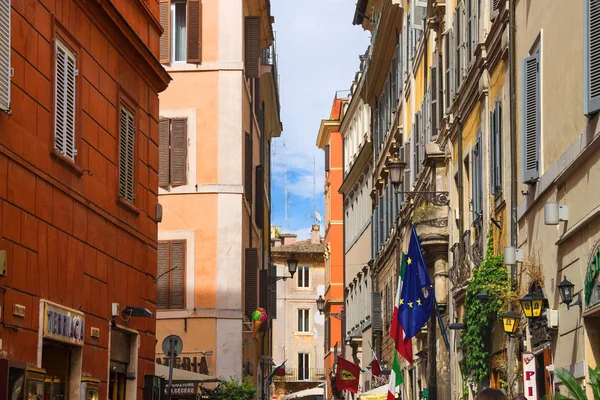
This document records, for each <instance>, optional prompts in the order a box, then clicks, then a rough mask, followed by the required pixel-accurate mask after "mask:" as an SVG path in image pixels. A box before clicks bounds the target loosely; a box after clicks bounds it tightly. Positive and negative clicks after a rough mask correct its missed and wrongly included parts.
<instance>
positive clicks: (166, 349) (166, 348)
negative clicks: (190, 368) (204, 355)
mask: <svg viewBox="0 0 600 400" xmlns="http://www.w3.org/2000/svg"><path fill="white" fill-rule="evenodd" d="M171 343H172V345H173V347H171ZM171 349H172V350H171ZM162 350H163V353H165V355H167V356H169V357H170V356H171V352H173V355H174V356H175V357H177V356H178V355H180V354H181V351H182V350H183V340H181V338H180V337H179V336H177V335H169V336H167V337H166V338H165V340H163V342H162Z"/></svg>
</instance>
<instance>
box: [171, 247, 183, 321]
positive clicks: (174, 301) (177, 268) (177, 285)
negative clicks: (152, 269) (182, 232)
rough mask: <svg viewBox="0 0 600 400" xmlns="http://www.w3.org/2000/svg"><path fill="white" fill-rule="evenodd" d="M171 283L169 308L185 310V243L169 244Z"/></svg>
mask: <svg viewBox="0 0 600 400" xmlns="http://www.w3.org/2000/svg"><path fill="white" fill-rule="evenodd" d="M170 244H171V268H172V269H173V270H172V271H171V272H169V275H170V278H171V282H170V286H171V288H170V289H171V290H170V292H171V293H170V299H169V300H170V304H169V308H176V309H182V308H185V241H184V240H175V241H172V242H171V243H170Z"/></svg>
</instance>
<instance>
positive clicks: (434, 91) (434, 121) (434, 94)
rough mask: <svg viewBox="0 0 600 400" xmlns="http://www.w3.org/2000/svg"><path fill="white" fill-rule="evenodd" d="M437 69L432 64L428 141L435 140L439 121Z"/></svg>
mask: <svg viewBox="0 0 600 400" xmlns="http://www.w3.org/2000/svg"><path fill="white" fill-rule="evenodd" d="M435 62H437V60H435V57H434V63H435ZM438 83H439V82H438V69H437V65H436V64H433V65H432V66H431V96H430V97H429V99H430V103H429V104H430V107H431V108H430V111H429V112H430V114H429V117H430V121H431V129H430V132H431V136H430V139H431V140H435V139H436V138H437V135H438V126H439V124H438V119H439V115H438V108H439V106H438Z"/></svg>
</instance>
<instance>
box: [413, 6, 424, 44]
mask: <svg viewBox="0 0 600 400" xmlns="http://www.w3.org/2000/svg"><path fill="white" fill-rule="evenodd" d="M411 4H412V5H413V12H412V15H413V28H414V29H416V30H419V31H422V30H423V29H424V27H425V17H426V15H427V1H425V0H415V1H412V2H411ZM417 37H418V36H417Z"/></svg>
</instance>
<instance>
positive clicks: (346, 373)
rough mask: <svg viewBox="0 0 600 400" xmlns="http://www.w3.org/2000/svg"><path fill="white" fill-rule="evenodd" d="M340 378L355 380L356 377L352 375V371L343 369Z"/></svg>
mask: <svg viewBox="0 0 600 400" xmlns="http://www.w3.org/2000/svg"><path fill="white" fill-rule="evenodd" d="M342 380H343V381H354V380H356V377H355V376H354V375H352V372H350V371H347V370H345V369H344V370H342Z"/></svg>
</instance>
